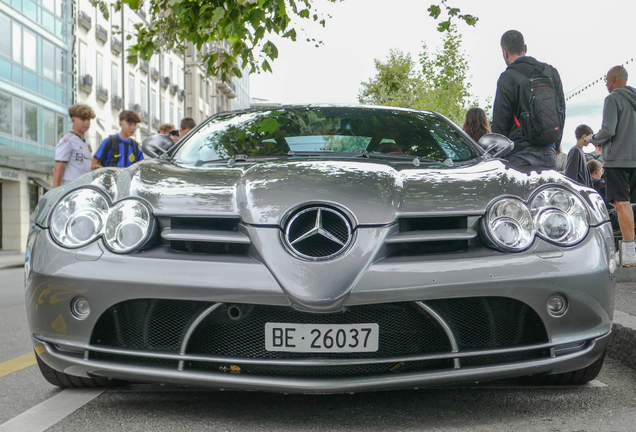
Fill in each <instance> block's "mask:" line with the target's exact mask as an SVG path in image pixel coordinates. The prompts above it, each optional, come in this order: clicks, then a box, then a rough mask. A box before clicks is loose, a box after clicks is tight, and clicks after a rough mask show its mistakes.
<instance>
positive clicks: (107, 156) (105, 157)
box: [99, 135, 119, 167]
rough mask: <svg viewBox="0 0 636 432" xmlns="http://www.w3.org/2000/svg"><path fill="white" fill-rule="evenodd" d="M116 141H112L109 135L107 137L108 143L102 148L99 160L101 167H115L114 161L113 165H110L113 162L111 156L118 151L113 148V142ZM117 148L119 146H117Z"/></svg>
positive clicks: (112, 137) (112, 138) (111, 136)
mask: <svg viewBox="0 0 636 432" xmlns="http://www.w3.org/2000/svg"><path fill="white" fill-rule="evenodd" d="M115 141H116V140H115V139H114V136H113V135H110V136H109V137H108V141H107V142H106V145H105V146H104V150H103V151H102V154H101V156H100V158H99V163H100V164H101V165H102V166H105V167H110V166H117V160H115V165H112V161H113V156H115V154H116V153H115V151H116V150H119V149H118V148H114V147H115V145H114V142H115ZM117 147H119V146H117Z"/></svg>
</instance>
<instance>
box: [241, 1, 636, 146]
mask: <svg viewBox="0 0 636 432" xmlns="http://www.w3.org/2000/svg"><path fill="white" fill-rule="evenodd" d="M447 1H448V3H449V4H450V5H451V6H453V7H458V8H460V9H461V12H462V13H469V14H472V15H475V16H477V17H478V18H479V21H478V22H477V25H476V26H475V27H470V26H468V25H466V24H465V23H463V22H460V21H458V22H457V25H458V30H459V31H460V33H461V34H462V37H463V42H462V47H463V50H464V51H465V54H466V57H467V59H468V62H469V66H470V70H469V76H470V78H469V82H470V83H471V89H470V91H471V92H472V94H474V95H476V96H477V97H478V98H479V100H480V104H481V105H483V106H485V105H486V104H487V100H488V98H490V101H491V103H492V101H494V95H495V90H496V86H497V79H498V77H499V75H500V74H501V73H502V72H503V71H504V70H505V68H506V65H505V63H504V61H503V57H502V54H501V48H500V45H499V42H500V39H501V35H502V34H503V33H504V32H506V31H507V30H511V29H515V30H519V31H520V32H521V33H523V35H524V38H525V42H526V45H527V47H528V55H529V56H532V57H535V58H536V59H537V60H539V61H542V62H546V63H549V64H551V65H552V66H554V67H555V68H556V69H557V70H558V71H559V73H560V75H561V80H562V82H563V89H564V91H565V93H566V96H567V95H568V94H569V93H570V92H573V91H575V90H577V89H578V88H579V87H581V86H583V87H585V86H586V85H589V84H591V83H592V82H593V81H596V80H597V79H601V78H602V77H603V76H604V75H605V73H606V72H607V71H608V70H609V69H610V68H611V67H612V66H615V65H619V64H623V65H625V67H626V68H627V70H628V72H629V73H630V76H632V77H633V79H632V80H631V81H629V82H628V84H634V82H636V67H633V66H632V63H633V61H636V44H635V43H634V41H636V25H635V24H634V22H635V21H634V17H635V16H636V1H634V0H604V1H598V0H578V1H575V0H551V1H548V0H530V1H526V2H520V1H516V0H480V1H475V0H447ZM435 2H436V0H419V1H418V0H391V1H386V0H383V1H380V0H344V1H342V2H340V1H338V2H337V3H335V4H334V3H331V2H328V1H327V0H314V5H315V6H316V7H317V8H318V10H319V11H320V12H322V13H323V14H325V15H327V14H328V15H331V18H328V19H327V23H326V27H324V28H323V27H320V26H318V25H315V24H313V23H310V22H308V20H303V21H307V22H301V23H300V24H299V28H303V29H304V34H305V35H306V37H309V38H315V39H317V40H320V41H322V44H321V45H320V47H318V48H316V47H315V46H314V45H315V44H314V43H309V42H305V38H304V37H303V35H302V34H301V35H299V38H298V41H297V42H291V41H286V40H282V39H276V38H272V41H273V42H274V43H275V44H276V46H277V47H278V49H279V57H278V59H277V60H275V61H274V62H273V63H272V68H273V73H261V74H258V75H257V74H254V75H252V76H251V78H250V95H251V97H252V98H262V99H266V100H268V101H270V102H276V103H292V104H293V103H344V104H356V103H358V93H359V91H360V89H361V83H362V82H366V81H368V80H369V79H371V78H372V77H373V76H374V75H375V72H376V70H375V67H374V63H373V62H374V59H380V60H382V61H385V60H386V58H387V56H388V53H389V50H391V49H394V48H397V49H400V50H402V51H403V52H406V53H410V54H411V57H412V58H413V59H414V60H415V61H417V59H418V55H419V53H420V52H421V47H422V44H423V43H426V44H427V45H428V47H429V52H432V51H434V50H435V49H436V48H437V47H438V46H439V45H440V43H441V40H442V37H443V35H442V34H440V33H439V32H437V30H436V26H437V21H435V20H433V19H432V18H430V17H429V16H428V12H427V11H426V9H427V8H428V6H429V5H430V4H433V3H435ZM631 59H633V60H631ZM626 62H629V63H627V64H626ZM634 85H635V86H636V84H634ZM606 96H607V89H606V88H605V85H604V83H603V81H602V79H601V80H600V81H599V82H597V83H595V84H593V85H591V86H589V87H588V88H587V89H585V90H583V91H582V92H581V93H580V94H578V95H576V96H574V97H572V98H571V99H570V100H568V101H567V102H566V125H565V129H564V137H563V148H564V149H565V150H566V151H567V150H568V149H569V148H570V147H571V146H572V145H574V144H575V141H576V140H575V138H574V129H575V128H576V126H578V125H579V124H583V123H585V124H588V125H589V126H591V127H592V129H593V130H594V131H597V130H598V129H599V128H600V127H601V122H602V115H601V114H602V109H603V100H604V98H605V97H606ZM585 150H586V151H592V150H593V147H592V146H589V147H588V148H586V149H585Z"/></svg>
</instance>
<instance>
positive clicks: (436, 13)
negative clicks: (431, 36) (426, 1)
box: [426, 5, 442, 19]
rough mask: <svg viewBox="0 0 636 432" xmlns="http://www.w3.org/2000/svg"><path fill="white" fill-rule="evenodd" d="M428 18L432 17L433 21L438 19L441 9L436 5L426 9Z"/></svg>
mask: <svg viewBox="0 0 636 432" xmlns="http://www.w3.org/2000/svg"><path fill="white" fill-rule="evenodd" d="M426 10H427V11H428V12H429V16H432V17H433V18H434V19H437V18H439V15H440V14H441V13H442V9H441V8H440V7H439V6H436V5H430V6H429V8H428V9H426Z"/></svg>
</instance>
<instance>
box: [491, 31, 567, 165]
mask: <svg viewBox="0 0 636 432" xmlns="http://www.w3.org/2000/svg"><path fill="white" fill-rule="evenodd" d="M501 49H502V52H503V57H504V60H505V62H506V64H507V65H508V67H507V68H506V70H505V71H504V72H503V73H502V74H501V76H500V77H499V80H498V81H497V94H496V95H495V104H494V108H493V122H492V131H493V132H494V133H499V134H502V135H505V136H507V137H508V138H510V139H511V140H512V141H514V143H515V147H514V149H513V150H511V151H510V153H508V156H507V159H508V161H509V162H510V163H511V164H513V165H515V166H517V167H519V168H521V169H527V168H530V167H537V168H552V169H554V168H555V167H556V151H557V149H558V148H559V147H560V145H561V138H562V135H563V125H564V124H565V95H564V94H563V86H562V84H561V78H560V76H559V73H558V72H557V70H556V69H555V68H553V67H552V66H550V65H549V64H546V63H541V62H539V61H537V60H535V59H534V58H532V57H530V56H527V55H526V51H527V47H526V45H525V42H524V40H523V35H522V34H521V33H520V32H518V31H516V30H510V31H507V32H506V33H504V35H503V36H502V37H501Z"/></svg>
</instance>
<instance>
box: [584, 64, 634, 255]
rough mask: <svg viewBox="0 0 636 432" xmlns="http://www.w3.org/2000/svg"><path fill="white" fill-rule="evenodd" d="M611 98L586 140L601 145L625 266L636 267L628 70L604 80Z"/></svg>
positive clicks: (616, 69)
mask: <svg viewBox="0 0 636 432" xmlns="http://www.w3.org/2000/svg"><path fill="white" fill-rule="evenodd" d="M605 81H606V86H607V90H608V91H609V92H610V94H609V96H607V97H606V98H605V103H604V105H603V125H602V126H601V130H599V131H598V132H597V133H596V134H594V135H592V136H589V135H588V136H587V137H586V139H585V140H586V141H587V142H591V143H594V144H596V145H600V146H601V148H602V155H603V161H604V163H603V169H604V170H605V187H606V190H607V196H606V198H607V201H608V202H612V201H613V202H614V206H615V207H616V213H617V215H618V223H619V225H620V227H621V234H622V236H623V246H622V250H621V259H622V263H623V267H633V266H636V248H634V214H633V212H632V207H631V205H630V203H634V202H636V89H635V88H633V87H630V86H628V85H627V71H626V70H625V68H624V67H622V66H614V67H613V68H611V69H610V70H609V72H607V76H606V77H605Z"/></svg>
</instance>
